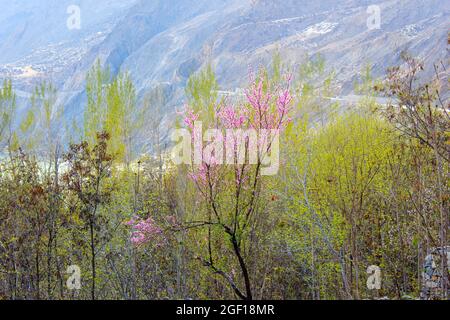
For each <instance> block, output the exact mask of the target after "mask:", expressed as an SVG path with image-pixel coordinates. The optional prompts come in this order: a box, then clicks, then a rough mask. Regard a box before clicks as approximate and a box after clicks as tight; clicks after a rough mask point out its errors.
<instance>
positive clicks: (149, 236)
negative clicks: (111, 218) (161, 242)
mask: <svg viewBox="0 0 450 320" xmlns="http://www.w3.org/2000/svg"><path fill="white" fill-rule="evenodd" d="M125 225H127V226H129V227H131V228H132V229H133V231H132V234H131V239H130V240H131V243H133V244H134V245H136V246H139V245H143V244H147V243H149V242H151V241H156V240H157V239H158V238H159V237H161V236H162V234H163V232H162V229H161V228H160V227H158V226H157V224H156V223H155V221H154V220H153V219H152V218H151V217H149V218H148V219H145V220H143V219H140V218H132V219H131V220H129V221H127V222H125Z"/></svg>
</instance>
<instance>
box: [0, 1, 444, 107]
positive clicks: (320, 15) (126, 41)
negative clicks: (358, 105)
mask: <svg viewBox="0 0 450 320" xmlns="http://www.w3.org/2000/svg"><path fill="white" fill-rule="evenodd" d="M8 2H10V1H8ZM19 2H24V1H20V0H14V1H12V3H13V4H14V5H13V6H12V7H9V8H8V10H9V11H10V13H8V12H6V13H5V12H3V13H2V14H0V24H1V26H2V28H1V29H2V31H0V32H1V33H0V43H2V45H1V46H0V48H1V50H2V52H5V55H4V58H2V59H0V62H3V61H11V60H12V57H13V56H14V55H15V54H17V55H19V56H21V57H20V59H22V60H20V59H17V61H21V65H22V66H23V65H28V66H30V68H31V69H28V71H27V72H28V75H29V77H31V78H34V77H35V76H36V77H37V75H36V74H33V70H35V68H34V67H33V66H34V65H35V64H36V63H35V61H36V60H39V59H38V58H36V56H31V58H30V56H25V58H24V54H25V53H27V52H28V53H29V52H30V49H34V50H35V49H36V48H39V47H43V48H44V51H42V52H41V56H42V58H41V60H42V59H44V60H45V57H47V58H48V57H50V56H49V55H48V54H47V53H48V52H50V51H52V52H53V53H54V56H51V57H52V58H51V59H47V60H51V61H53V62H54V61H58V59H59V60H61V61H64V62H65V64H63V65H62V66H61V70H60V71H59V73H57V74H54V75H53V76H52V79H54V80H56V81H57V82H58V83H59V84H60V86H61V92H62V93H63V99H64V102H65V103H67V105H68V108H67V110H68V114H69V115H71V116H72V115H73V116H76V115H77V114H80V113H81V108H82V105H83V96H84V93H83V85H84V79H85V74H86V71H87V70H88V69H89V68H90V67H91V66H92V64H93V63H94V62H95V60H96V59H97V58H99V59H100V60H101V61H102V63H103V64H105V65H108V66H109V67H110V68H111V70H112V71H113V72H118V71H120V70H122V71H125V70H127V71H129V72H130V73H131V75H132V77H133V80H134V81H135V84H136V86H137V89H138V92H139V94H140V95H142V94H143V93H144V92H146V91H148V90H149V89H151V88H153V87H156V86H165V87H166V88H168V92H171V98H172V99H171V105H170V106H167V108H169V109H170V108H173V107H174V106H175V105H177V104H179V103H181V102H182V99H183V95H182V93H183V89H182V88H183V86H184V84H185V82H186V80H187V79H188V77H189V76H190V75H191V74H192V73H194V72H196V71H197V70H199V69H201V68H202V66H203V65H205V64H206V63H208V62H211V63H212V64H213V66H214V67H215V70H216V72H217V75H218V80H219V83H220V85H221V87H222V88H223V89H224V90H235V89H236V88H239V87H240V86H242V85H243V83H245V81H246V79H247V72H248V66H249V65H251V66H258V65H259V64H269V63H270V61H271V59H272V57H273V55H274V53H276V52H279V53H280V54H281V56H282V58H283V59H284V60H285V61H287V62H289V63H291V64H292V65H293V66H296V65H298V64H299V63H301V62H302V61H304V59H305V57H306V56H307V55H309V56H314V55H317V54H321V55H322V56H323V57H324V58H325V59H326V61H327V67H328V68H329V69H330V70H331V69H333V70H334V71H335V72H336V75H337V79H338V81H339V84H340V87H341V88H342V93H343V94H348V93H350V92H351V90H352V88H353V82H354V79H355V77H357V75H358V73H359V72H360V71H361V70H362V69H363V67H364V66H365V65H367V64H371V65H372V66H373V70H372V72H373V74H374V75H375V76H381V75H382V74H383V73H384V72H385V70H386V68H387V67H388V66H390V65H395V64H398V63H399V52H400V51H402V50H405V49H406V50H409V51H411V52H412V53H413V54H415V55H418V56H420V57H423V58H426V59H427V61H437V60H439V59H442V58H445V57H446V55H447V34H448V31H449V30H448V27H449V25H448V21H449V17H450V3H449V2H448V1H442V0H341V1H335V0H316V1H310V0H152V1H149V0H134V1H133V0H127V1H117V0H116V1H114V0H109V1H108V0H98V1H96V2H95V5H93V7H92V9H89V10H87V11H88V12H87V13H86V14H87V17H86V18H85V19H86V29H85V30H82V31H81V32H79V33H78V34H77V35H75V36H74V35H73V34H72V35H67V33H68V32H67V30H66V31H64V32H62V31H61V30H59V31H58V28H60V26H61V25H64V23H63V22H64V21H63V22H61V19H62V18H61V17H59V18H55V19H49V21H48V22H41V24H39V22H36V21H37V20H38V18H36V17H42V15H43V13H39V12H41V11H42V12H44V11H45V12H46V16H47V17H49V16H52V12H53V13H54V12H59V13H60V15H61V16H62V17H63V18H64V19H66V17H67V15H65V14H64V13H65V10H64V9H65V6H67V4H68V3H69V2H72V1H69V0H67V1H66V0H64V1H61V0H42V1H38V0H33V1H30V3H31V4H34V6H31V4H30V7H27V8H28V9H26V10H25V8H21V9H20V10H18V9H17V8H18V3H19ZM78 2H81V4H82V5H81V8H83V3H85V2H84V1H78ZM3 3H6V0H0V7H5V5H4V4H3ZM27 3H28V2H27ZM89 3H92V2H91V1H89ZM373 5H376V6H378V8H379V10H380V18H381V20H380V22H381V24H380V28H379V29H372V28H369V26H368V20H370V18H371V15H372V14H373V12H371V11H368V7H369V6H373ZM14 6H15V7H14ZM6 7H8V6H6ZM37 7H39V9H36V10H37V11H36V12H35V11H34V10H35V9H33V8H37ZM14 8H16V9H14ZM8 10H7V11H8ZM82 10H83V9H82ZM96 10H97V11H96ZM84 11H85V10H83V11H82V12H84ZM11 12H14V13H15V14H11ZM31 12H32V13H31ZM100 13H101V14H100ZM24 15H28V16H27V18H24ZM5 17H6V18H5ZM99 17H100V18H99ZM16 20H17V21H22V22H21V23H19V24H17V23H15V22H14V21H16ZM34 23H36V26H38V27H36V28H32V27H30V26H31V25H33V24H34ZM55 26H57V27H55ZM58 26H59V27H58ZM63 28H64V27H63ZM47 29H51V30H53V29H55V30H53V31H51V32H47V33H45V32H43V31H42V30H47ZM40 30H41V31H40ZM99 32H100V33H99ZM4 39H7V41H6V40H4ZM8 41H9V42H8ZM11 41H13V42H14V43H17V49H16V50H17V52H18V53H14V50H13V49H11V48H12V46H11ZM61 42H62V45H61ZM66 42H72V43H73V44H74V45H66V44H65V43H66ZM5 43H6V44H5ZM8 43H9V45H7V44H8ZM58 43H59V44H60V45H61V46H62V47H58ZM77 44H78V46H77ZM52 46H53V47H52ZM51 48H53V49H51ZM62 48H64V50H62ZM68 48H70V49H72V51H70V50H69V49H68ZM33 52H34V53H35V54H36V52H35V51H33ZM38 52H39V51H38ZM27 59H28V60H27ZM24 60H25V61H24ZM51 61H49V62H48V64H51V63H52V62H51ZM0 70H1V69H0Z"/></svg>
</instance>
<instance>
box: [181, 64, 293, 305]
mask: <svg viewBox="0 0 450 320" xmlns="http://www.w3.org/2000/svg"><path fill="white" fill-rule="evenodd" d="M284 80H285V81H284V82H283V84H280V85H274V84H272V83H271V82H270V81H269V80H268V78H267V77H266V76H265V75H264V73H261V74H260V75H259V76H257V77H251V84H250V86H249V87H248V89H247V90H245V95H244V99H243V101H240V102H237V103H229V102H228V101H222V102H220V103H218V104H217V106H216V107H215V114H214V117H213V119H214V120H213V121H210V120H207V119H210V118H211V117H210V116H205V115H204V112H205V111H204V110H198V111H197V112H195V111H194V110H195V106H194V107H190V106H188V107H186V110H185V112H184V115H183V116H184V124H185V126H186V128H187V129H188V130H190V131H191V133H192V135H191V137H192V140H193V141H192V142H193V144H195V142H196V139H202V137H201V136H200V135H199V134H198V132H197V133H196V132H194V131H195V130H194V127H195V123H196V122H197V121H202V120H205V122H207V127H208V128H209V129H219V130H221V131H226V130H227V129H228V130H231V129H234V130H243V131H244V130H247V131H248V130H253V132H256V133H257V134H258V139H256V145H255V140H253V141H252V140H251V138H250V137H249V136H244V138H243V139H241V140H239V137H236V136H231V137H229V136H227V137H226V138H225V137H224V136H221V135H219V136H218V137H215V139H216V140H219V141H216V142H221V143H223V144H225V146H226V147H227V150H226V152H224V150H220V149H219V150H217V148H216V149H214V150H213V151H211V152H209V153H207V152H204V153H203V160H204V161H203V163H202V164H200V165H198V164H197V165H196V164H193V165H192V166H190V169H189V177H190V178H191V180H192V181H193V183H194V184H195V186H196V188H197V190H198V192H199V194H200V196H201V198H202V199H203V204H204V209H205V212H204V213H203V214H198V215H197V218H198V219H195V221H187V222H186V223H185V224H184V225H183V228H184V229H198V228H202V229H203V230H206V232H207V239H206V241H207V246H206V247H207V252H205V253H204V254H202V257H198V259H199V260H200V261H201V263H202V264H203V266H205V267H207V268H209V269H210V270H211V271H212V272H213V273H215V274H218V275H220V276H221V277H223V278H224V279H225V280H226V281H227V283H228V284H229V285H230V286H231V288H232V289H233V291H234V293H235V294H236V295H237V296H238V297H239V298H241V299H243V300H252V299H253V292H252V279H251V274H250V272H249V269H248V263H247V261H246V252H245V251H246V249H245V248H246V247H245V242H246V241H247V238H248V234H249V231H251V230H252V228H254V224H255V217H256V216H257V215H258V214H259V213H260V201H261V189H262V186H263V183H264V177H263V174H262V172H263V169H264V164H265V160H266V159H265V158H266V157H267V156H268V155H269V154H270V153H271V152H278V150H275V148H273V146H274V144H275V143H278V141H275V139H278V138H279V136H278V135H273V134H268V133H269V132H270V133H277V134H279V133H280V132H282V130H283V129H284V128H286V126H287V124H288V123H289V122H290V118H289V114H290V110H291V108H292V100H293V98H292V93H291V88H290V83H291V76H290V75H288V76H286V77H285V79H284ZM235 132H236V131H235ZM230 149H231V150H230ZM254 149H256V152H255V150H254ZM272 149H274V150H272ZM205 150H206V149H205ZM223 153H227V154H228V155H233V156H234V157H232V159H233V161H232V162H227V164H223V163H222V162H221V161H219V159H222V158H223V157H224V154H223ZM239 154H241V155H244V156H245V158H247V159H248V160H250V158H251V157H252V155H256V156H255V157H254V158H255V159H254V161H253V162H250V161H238V159H239ZM227 157H228V156H227ZM217 238H220V239H225V241H228V245H229V247H230V248H231V251H229V250H227V251H225V250H223V245H219V244H217V241H215V240H213V239H217ZM229 253H230V254H229ZM224 254H229V255H230V257H228V258H229V259H232V260H233V259H235V261H236V262H237V265H238V266H239V269H240V272H239V274H240V275H236V274H235V272H234V269H233V268H231V267H230V268H229V269H231V270H225V268H224V267H221V266H219V265H221V263H219V260H220V259H221V258H222V257H223V255H224ZM239 281H242V282H243V286H242V285H240V284H239Z"/></svg>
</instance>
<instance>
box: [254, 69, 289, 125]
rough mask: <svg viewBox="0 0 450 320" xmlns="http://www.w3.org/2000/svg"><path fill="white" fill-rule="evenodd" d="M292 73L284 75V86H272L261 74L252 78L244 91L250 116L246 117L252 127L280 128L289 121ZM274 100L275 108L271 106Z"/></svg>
mask: <svg viewBox="0 0 450 320" xmlns="http://www.w3.org/2000/svg"><path fill="white" fill-rule="evenodd" d="M291 80H292V75H290V74H289V75H287V76H286V85H285V88H272V85H271V84H270V83H269V82H268V81H266V80H265V79H264V78H263V77H262V76H261V77H260V78H259V79H257V80H253V82H252V84H251V85H250V87H249V89H247V90H246V91H245V95H246V97H247V101H248V103H249V105H250V110H248V113H251V114H252V116H251V117H249V118H248V120H249V122H250V126H251V127H252V128H254V129H272V130H281V129H283V128H285V127H286V125H287V124H288V123H289V122H290V121H291V119H290V118H288V114H289V112H290V110H291V108H292V100H293V99H292V95H291V89H290V86H291ZM274 100H275V105H276V110H273V108H272V107H271V106H272V105H273V101H274Z"/></svg>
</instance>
